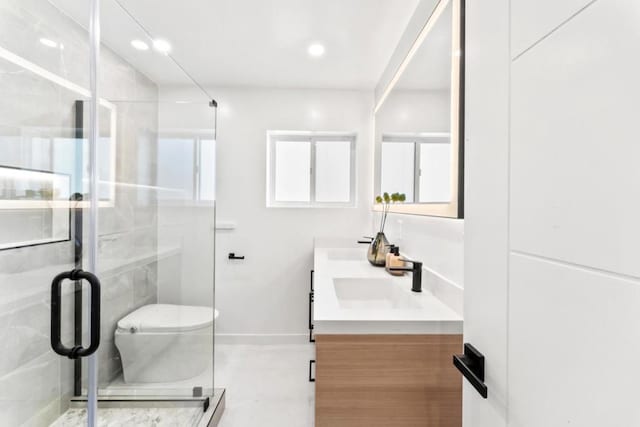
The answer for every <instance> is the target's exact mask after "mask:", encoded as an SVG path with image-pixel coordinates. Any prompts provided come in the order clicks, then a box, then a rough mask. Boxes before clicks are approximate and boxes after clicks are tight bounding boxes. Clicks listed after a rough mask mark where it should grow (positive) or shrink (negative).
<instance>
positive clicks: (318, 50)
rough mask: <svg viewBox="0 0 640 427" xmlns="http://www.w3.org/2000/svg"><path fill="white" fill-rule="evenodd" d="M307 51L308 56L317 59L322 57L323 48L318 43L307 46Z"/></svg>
mask: <svg viewBox="0 0 640 427" xmlns="http://www.w3.org/2000/svg"><path fill="white" fill-rule="evenodd" d="M307 51H308V52H309V55H311V56H315V57H319V56H322V55H324V46H323V45H321V44H320V43H313V44H312V45H310V46H309V49H307Z"/></svg>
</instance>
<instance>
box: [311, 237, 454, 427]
mask: <svg viewBox="0 0 640 427" xmlns="http://www.w3.org/2000/svg"><path fill="white" fill-rule="evenodd" d="M322 246H323V245H322V244H318V242H317V243H316V250H315V255H314V269H315V273H314V298H313V302H314V308H313V331H314V332H315V345H316V357H315V389H316V390H315V425H316V427H378V426H379V427H382V426H384V427H409V426H411V427H418V426H420V427H460V426H462V377H461V375H460V373H459V372H458V371H457V370H456V369H455V367H454V366H453V364H452V356H453V355H454V354H459V353H461V352H462V347H463V344H462V317H461V315H460V313H458V312H456V310H454V309H452V308H450V307H449V305H447V304H445V303H444V302H443V301H441V300H440V299H439V298H437V297H436V295H434V293H432V292H431V291H430V289H429V287H428V286H427V287H426V288H425V289H424V291H423V292H422V293H413V292H411V278H410V277H409V276H405V277H392V276H390V275H389V274H387V273H386V272H385V271H384V269H380V268H376V267H372V266H370V265H369V264H368V263H367V262H366V259H365V258H364V254H365V248H357V247H353V248H327V247H322ZM360 255H362V257H360ZM428 280H429V279H428V278H427V281H428ZM460 296H461V295H460Z"/></svg>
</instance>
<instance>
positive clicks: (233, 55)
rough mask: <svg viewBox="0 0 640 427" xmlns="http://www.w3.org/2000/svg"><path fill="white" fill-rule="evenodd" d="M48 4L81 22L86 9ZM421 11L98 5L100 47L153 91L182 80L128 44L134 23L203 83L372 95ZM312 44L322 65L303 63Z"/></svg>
mask: <svg viewBox="0 0 640 427" xmlns="http://www.w3.org/2000/svg"><path fill="white" fill-rule="evenodd" d="M51 1H52V2H54V3H55V4H57V5H58V6H59V7H60V8H62V9H63V10H65V11H66V12H67V13H68V14H69V15H71V16H72V17H74V19H76V20H77V21H79V22H83V19H84V21H86V16H87V10H86V3H88V2H78V1H77V0H51ZM417 3H418V0H322V1H320V0H180V1H158V0H102V11H101V12H102V20H101V21H102V23H101V25H102V39H103V42H104V43H105V44H106V45H107V46H109V47H110V48H111V49H113V50H115V51H116V52H117V53H118V54H119V55H121V56H123V57H124V58H125V59H126V60H127V61H129V62H130V63H131V64H132V65H134V66H135V67H136V68H138V69H140V70H141V71H142V72H144V73H145V74H146V75H147V76H149V77H150V78H151V79H153V80H154V81H156V82H157V83H159V84H180V83H184V81H185V80H184V76H183V75H182V73H181V71H180V70H179V69H178V67H176V66H175V64H170V63H169V61H167V59H168V58H166V57H165V58H162V55H160V54H158V53H156V52H153V51H146V52H140V51H135V50H134V49H133V48H132V47H131V46H130V44H129V43H130V41H131V40H132V39H133V38H141V37H142V36H143V32H142V31H141V30H140V29H139V27H138V26H137V25H135V23H134V19H135V21H137V22H138V23H140V24H141V25H142V26H143V27H144V28H145V29H146V31H148V33H149V34H150V35H151V36H152V37H155V38H163V39H166V40H168V41H169V42H170V43H171V44H172V46H173V50H172V53H171V56H172V57H173V58H175V59H176V61H177V62H178V63H179V64H180V65H181V66H182V67H183V68H184V69H185V70H186V71H187V72H188V73H189V74H191V75H192V76H193V77H194V78H195V79H196V80H197V81H198V82H199V83H200V84H202V85H207V86H209V85H211V86H215V85H220V86H222V85H224V86H260V87H287V88H350V89H351V88H353V89H373V88H374V87H375V85H376V83H377V82H378V79H379V78H380V76H381V74H382V72H383V70H384V68H385V66H386V64H387V62H388V60H389V58H390V57H391V54H392V53H393V50H394V49H395V47H396V45H397V43H398V41H399V39H400V37H401V35H402V33H403V31H404V29H405V27H406V25H407V23H408V21H409V19H410V17H411V15H412V14H413V11H414V9H415V7H416V5H417ZM120 5H121V6H122V7H124V9H126V11H128V13H130V14H131V16H132V17H133V18H134V19H132V18H131V17H130V16H128V15H127V13H125V11H124V10H123V9H122V8H121V7H120ZM79 18H83V19H79ZM313 42H319V43H322V44H323V45H325V47H326V53H325V55H324V56H323V57H321V58H312V57H310V56H309V55H308V53H307V47H308V46H309V45H310V44H311V43H313Z"/></svg>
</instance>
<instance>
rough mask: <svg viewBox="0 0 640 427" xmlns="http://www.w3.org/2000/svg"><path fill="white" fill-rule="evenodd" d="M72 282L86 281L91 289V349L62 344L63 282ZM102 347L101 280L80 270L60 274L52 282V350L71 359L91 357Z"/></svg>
mask: <svg viewBox="0 0 640 427" xmlns="http://www.w3.org/2000/svg"><path fill="white" fill-rule="evenodd" d="M64 280H70V281H72V282H69V283H73V282H74V281H77V280H86V281H87V282H89V287H90V289H91V307H90V316H91V342H90V343H89V347H87V348H84V347H82V346H81V345H76V346H74V347H72V348H69V347H66V346H65V345H63V344H62V337H61V335H62V334H61V328H62V313H61V311H62V282H63V281H64ZM99 346H100V280H98V278H97V277H96V276H95V275H94V274H92V273H89V272H88V271H83V270H80V269H77V270H71V271H65V272H63V273H60V274H58V275H57V276H56V277H54V278H53V281H52V282H51V348H52V349H53V351H55V352H56V353H58V354H59V355H61V356H66V357H68V358H69V359H78V358H80V357H86V356H90V355H91V354H93V353H95V352H96V350H97V349H98V347H99Z"/></svg>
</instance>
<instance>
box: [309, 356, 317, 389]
mask: <svg viewBox="0 0 640 427" xmlns="http://www.w3.org/2000/svg"><path fill="white" fill-rule="evenodd" d="M315 363H316V361H315V359H312V360H309V382H310V383H315V382H316V378H315V377H314V376H313V365H314V364H315Z"/></svg>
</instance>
